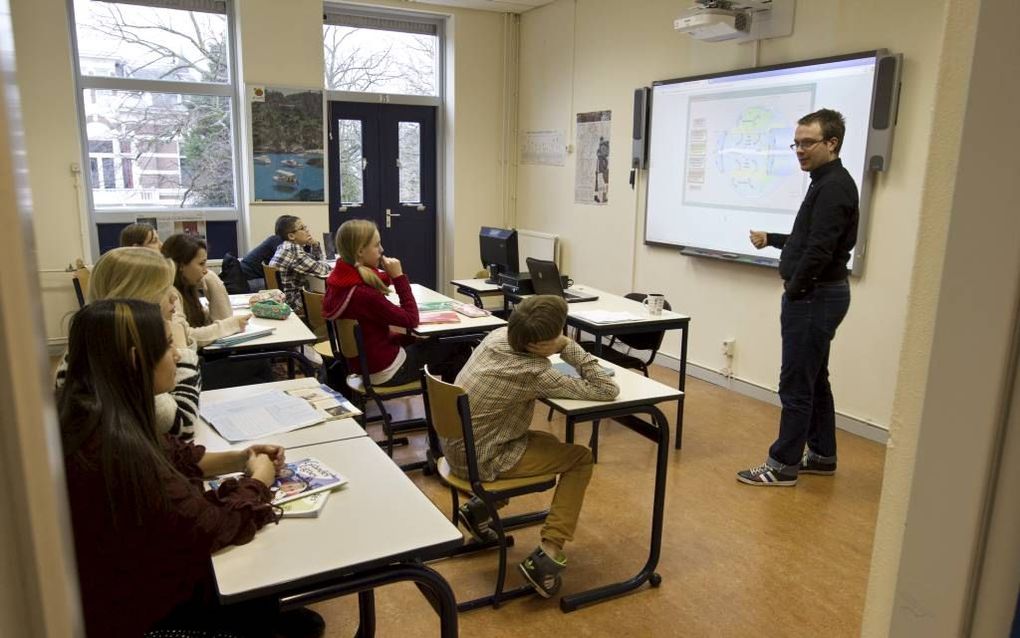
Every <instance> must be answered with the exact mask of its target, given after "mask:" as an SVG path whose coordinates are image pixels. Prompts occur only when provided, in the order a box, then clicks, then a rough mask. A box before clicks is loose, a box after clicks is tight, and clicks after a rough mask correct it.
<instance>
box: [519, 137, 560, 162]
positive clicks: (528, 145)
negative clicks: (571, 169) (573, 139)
mask: <svg viewBox="0 0 1020 638" xmlns="http://www.w3.org/2000/svg"><path fill="white" fill-rule="evenodd" d="M521 137H522V141H521V164H538V165H544V166H563V165H565V164H566V163H567V147H566V145H565V144H564V143H563V131H524V133H523V135H522V136H521Z"/></svg>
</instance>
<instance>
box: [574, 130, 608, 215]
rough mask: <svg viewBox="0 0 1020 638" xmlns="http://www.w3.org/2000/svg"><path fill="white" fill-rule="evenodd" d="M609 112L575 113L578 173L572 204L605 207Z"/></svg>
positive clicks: (606, 201) (606, 200) (575, 145)
mask: <svg viewBox="0 0 1020 638" xmlns="http://www.w3.org/2000/svg"><path fill="white" fill-rule="evenodd" d="M611 123H612V111H594V112H591V113H578V114H577V128H576V133H575V135H576V136H577V139H576V141H575V144H574V148H575V151H576V153H577V172H576V174H575V175H574V202H575V203H577V204H588V205H592V206H604V205H605V204H607V203H608V202H609V131H610V124H611Z"/></svg>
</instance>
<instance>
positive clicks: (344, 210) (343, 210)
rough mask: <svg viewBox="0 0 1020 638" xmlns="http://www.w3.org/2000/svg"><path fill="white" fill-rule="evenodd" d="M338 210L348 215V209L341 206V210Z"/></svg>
mask: <svg viewBox="0 0 1020 638" xmlns="http://www.w3.org/2000/svg"><path fill="white" fill-rule="evenodd" d="M338 210H339V211H340V212H341V213H346V212H347V207H346V206H341V207H340V208H339V209H338Z"/></svg>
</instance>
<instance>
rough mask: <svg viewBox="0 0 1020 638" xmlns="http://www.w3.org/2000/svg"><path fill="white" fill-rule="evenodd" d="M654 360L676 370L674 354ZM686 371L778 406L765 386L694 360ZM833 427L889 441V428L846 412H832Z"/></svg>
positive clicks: (871, 438)
mask: <svg viewBox="0 0 1020 638" xmlns="http://www.w3.org/2000/svg"><path fill="white" fill-rule="evenodd" d="M655 363H657V364H658V365H661V366H663V367H665V368H669V369H670V370H677V371H679V370H680V359H679V358H678V357H676V356H674V355H671V354H667V353H664V352H659V353H658V354H657V355H656V357H655ZM687 374H688V375H689V376H692V377H694V378H695V379H700V380H701V381H706V382H708V383H711V384H712V385H717V386H720V387H723V388H726V389H728V390H733V391H734V392H736V393H738V394H742V395H744V396H747V397H751V398H752V399H757V400H759V401H764V402H766V403H771V404H772V405H779V404H780V403H779V393H778V392H776V391H775V390H771V389H769V388H764V387H762V386H760V385H757V384H755V383H751V382H749V381H744V380H742V379H737V378H733V377H727V376H726V375H723V374H720V373H719V372H717V371H715V370H712V369H711V368H706V367H704V366H700V365H698V364H696V363H691V362H690V361H688V362H687ZM836 427H837V428H839V429H840V430H844V431H846V432H849V433H851V434H856V435H857V436H861V437H864V438H866V439H868V440H869V441H874V442H876V443H881V444H883V445H885V444H886V443H888V441H889V430H888V429H886V428H884V427H882V426H881V425H878V424H876V423H869V422H867V421H863V420H861V419H858V418H857V417H853V416H850V415H848V414H842V413H840V412H836Z"/></svg>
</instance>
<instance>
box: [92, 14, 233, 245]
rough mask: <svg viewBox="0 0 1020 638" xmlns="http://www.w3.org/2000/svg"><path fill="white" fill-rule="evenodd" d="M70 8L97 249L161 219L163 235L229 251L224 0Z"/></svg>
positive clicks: (229, 108) (229, 101)
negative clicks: (201, 238)
mask: <svg viewBox="0 0 1020 638" xmlns="http://www.w3.org/2000/svg"><path fill="white" fill-rule="evenodd" d="M73 11H74V25H75V29H74V38H75V50H76V53H77V60H78V89H79V94H78V97H79V112H80V116H81V118H82V125H83V129H84V130H83V131H82V137H83V144H84V151H85V156H86V157H85V158H84V161H85V163H84V165H83V171H82V172H83V177H84V179H85V181H86V182H87V187H88V193H89V198H88V199H89V205H90V209H91V211H90V212H91V215H92V219H93V221H94V222H95V224H96V229H97V233H96V239H97V241H96V243H95V244H94V248H98V249H99V250H100V251H103V250H105V249H107V248H109V247H110V241H109V240H110V237H112V236H114V235H115V234H116V233H115V232H114V231H117V232H119V230H118V229H119V228H120V227H123V226H124V225H126V224H127V223H130V222H132V221H135V220H137V219H144V220H150V221H157V220H158V226H159V227H160V230H161V231H162V232H163V233H164V234H165V233H167V232H174V231H183V232H192V233H196V234H200V235H205V236H207V239H208V240H209V241H210V244H218V246H215V245H210V254H211V255H212V256H219V255H222V253H223V252H225V251H227V250H230V249H233V251H234V252H236V246H237V235H236V226H237V220H238V219H239V208H238V201H237V199H238V196H237V192H238V189H237V178H238V173H237V163H236V162H235V161H234V158H235V153H236V132H235V122H236V113H235V108H236V99H235V96H236V86H235V78H234V77H233V75H234V74H233V73H232V68H233V64H232V60H231V57H232V54H233V45H232V38H231V35H230V34H231V33H232V29H233V26H232V24H231V19H230V14H229V12H228V7H227V2H226V0H119V1H117V2H113V1H108V0H74V4H73ZM224 222H226V224H225V223H224ZM228 228H229V229H234V232H233V233H232V235H233V236H232V237H231V233H230V232H224V231H227V229H228ZM214 235H215V236H216V239H217V241H214Z"/></svg>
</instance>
